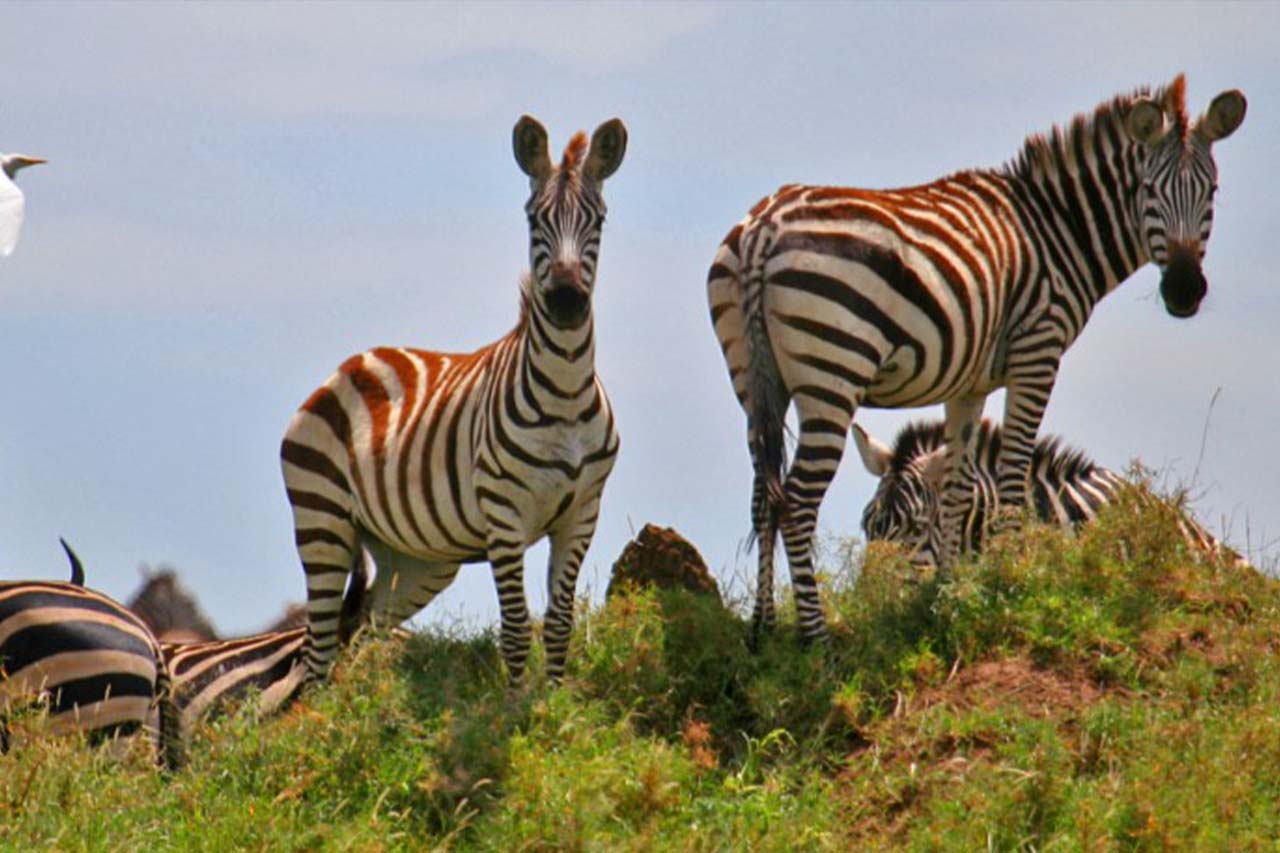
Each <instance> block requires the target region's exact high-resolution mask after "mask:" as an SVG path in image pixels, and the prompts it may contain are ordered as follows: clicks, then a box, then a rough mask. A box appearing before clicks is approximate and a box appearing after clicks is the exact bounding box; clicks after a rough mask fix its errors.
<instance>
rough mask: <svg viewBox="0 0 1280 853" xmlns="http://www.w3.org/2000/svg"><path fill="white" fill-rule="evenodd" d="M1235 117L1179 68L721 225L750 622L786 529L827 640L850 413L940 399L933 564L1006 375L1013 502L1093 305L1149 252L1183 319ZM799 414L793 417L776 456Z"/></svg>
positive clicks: (758, 613)
mask: <svg viewBox="0 0 1280 853" xmlns="http://www.w3.org/2000/svg"><path fill="white" fill-rule="evenodd" d="M1244 114H1245V100H1244V96H1243V95H1242V94H1241V93H1240V92H1238V91H1234V90H1232V91H1228V92H1224V93H1222V94H1221V95H1219V96H1218V97H1217V98H1215V99H1214V100H1213V102H1212V103H1211V104H1210V106H1209V109H1208V111H1207V112H1206V113H1205V114H1204V115H1203V116H1202V117H1201V118H1199V119H1198V120H1195V121H1192V120H1191V119H1190V118H1189V117H1188V115H1187V113H1186V106H1185V103H1184V82H1183V79H1182V77H1181V76H1179V77H1177V78H1175V79H1174V80H1173V82H1172V83H1170V84H1169V85H1168V86H1165V87H1163V88H1158V89H1150V88H1147V89H1142V90H1139V91H1137V92H1135V93H1133V94H1131V95H1121V96H1118V97H1115V98H1112V99H1111V100H1109V101H1107V102H1105V103H1103V104H1101V105H1100V106H1098V107H1097V108H1096V109H1095V110H1094V111H1093V112H1092V113H1090V114H1088V115H1083V116H1078V117H1076V118H1075V119H1073V120H1072V121H1071V122H1070V123H1069V124H1068V125H1067V126H1066V127H1065V128H1059V129H1055V130H1053V131H1052V132H1051V133H1050V134H1048V135H1038V134H1035V135H1032V136H1030V137H1028V138H1027V139H1026V140H1025V141H1024V143H1023V146H1022V149H1021V151H1020V152H1019V153H1018V154H1017V155H1016V156H1015V157H1014V158H1013V159H1012V160H1011V161H1009V162H1008V163H1007V164H1006V165H1005V166H1003V167H999V168H995V169H972V170H966V171H963V172H959V173H956V174H953V175H949V176H946V177H943V178H940V179H938V180H935V181H932V182H930V183H927V184H922V185H919V186H914V187H906V188H902V189H885V190H878V189H855V188H844V187H826V186H805V185H800V184H788V185H785V186H783V187H781V188H779V189H778V190H777V191H776V192H774V193H773V194H772V195H770V196H767V197H765V198H764V199H762V200H761V201H760V202H758V203H757V204H756V205H754V206H753V207H752V208H751V210H750V212H749V213H748V214H747V216H746V217H744V218H743V219H742V220H741V221H740V222H738V223H737V224H736V225H734V226H733V228H732V229H731V230H730V231H729V233H728V235H727V236H726V237H725V239H724V240H723V241H722V242H721V244H720V246H719V249H718V251H717V252H716V255H715V258H714V259H713V261H712V263H711V267H710V271H709V273H708V276H707V297H708V304H709V308H710V315H711V319H712V325H713V328H714V330H715V334H716V338H717V339H718V341H719V343H720V348H721V351H722V353H723V354H724V359H725V364H726V367H727V368H728V373H729V377H730V381H731V383H732V385H733V390H734V393H735V395H736V396H737V398H738V400H739V403H740V404H741V406H742V408H743V411H744V413H745V414H746V416H747V427H748V450H749V452H750V454H751V458H752V466H753V472H754V483H753V487H752V525H753V530H754V533H755V539H756V541H757V542H758V543H759V545H760V547H759V554H758V558H759V559H758V582H757V591H756V607H755V612H754V616H753V622H754V625H755V629H756V631H757V632H760V631H764V630H766V629H768V628H769V627H770V626H771V625H772V623H773V621H774V618H775V616H774V602H773V591H772V583H773V549H774V547H775V545H776V542H777V539H778V534H779V533H781V534H782V541H783V544H784V547H785V549H786V552H787V561H788V563H789V564H790V569H791V577H792V579H793V582H794V583H793V585H794V588H795V595H796V612H797V619H798V621H799V623H800V628H801V633H802V636H803V637H805V638H806V639H810V640H816V639H821V638H824V637H825V636H826V621H825V618H824V617H823V614H822V608H821V603H820V601H819V598H818V596H817V593H816V583H815V582H814V579H813V549H812V542H813V532H814V529H815V525H816V521H817V515H818V510H819V508H820V506H821V504H822V500H823V498H824V496H825V494H826V491H827V488H828V486H829V485H830V483H831V481H832V479H833V478H834V476H835V474H836V471H837V469H838V467H839V463H840V460H841V457H842V455H843V453H844V443H845V436H846V435H847V433H848V431H849V427H850V425H851V424H852V422H853V420H854V416H855V413H856V411H857V409H858V408H859V407H861V406H872V407H877V408H906V407H916V406H925V405H932V404H935V403H944V404H945V405H946V408H947V426H946V432H947V438H948V440H947V446H948V451H947V458H946V465H945V468H944V470H945V472H946V477H945V485H944V487H943V488H942V490H941V494H940V499H939V500H940V513H941V536H940V538H939V540H938V541H937V542H936V543H928V544H927V545H926V546H925V547H926V549H927V551H928V553H927V556H928V558H929V560H930V561H932V562H936V563H939V564H941V565H943V566H944V567H945V566H946V565H947V564H948V563H949V562H950V561H951V560H952V559H954V557H955V555H956V553H957V552H958V551H959V548H960V544H961V540H962V537H963V535H964V529H963V528H964V524H965V509H964V507H965V505H966V496H967V491H968V488H969V483H968V482H966V476H967V475H966V474H965V470H966V465H965V464H964V461H965V458H966V456H967V454H968V451H969V448H968V442H967V439H966V436H967V435H969V434H970V433H971V432H972V430H973V427H974V426H975V424H976V422H977V420H978V418H979V417H980V416H981V411H982V403H983V401H984V400H985V398H986V397H987V395H989V394H990V393H992V392H993V391H995V390H996V389H998V388H1001V387H1004V388H1006V389H1007V404H1006V407H1005V412H1006V414H1005V422H1004V424H1003V427H1004V434H1005V440H1004V443H1003V445H1002V451H1001V455H1000V459H999V465H998V472H997V474H998V476H997V490H998V493H999V499H1000V501H999V502H1000V505H1002V506H1009V507H1020V506H1022V505H1023V502H1024V499H1025V492H1026V472H1027V466H1028V465H1029V464H1030V460H1031V456H1032V449H1033V447H1034V445H1035V440H1036V435H1037V433H1038V431H1039V429H1040V422H1041V420H1042V418H1043V415H1044V411H1045V407H1046V406H1047V404H1048V400H1049V397H1050V394H1051V392H1052V388H1053V384H1054V381H1055V379H1056V375H1057V370H1058V366H1059V363H1060V361H1061V359H1062V357H1063V355H1064V353H1065V352H1066V351H1067V349H1068V348H1069V347H1070V346H1071V344H1072V343H1073V342H1074V341H1075V340H1076V338H1077V337H1078V336H1079V334H1080V332H1081V331H1082V329H1083V326H1084V324H1085V322H1086V321H1087V319H1088V317H1089V316H1090V314H1091V312H1092V310H1093V307H1094V306H1095V305H1096V303H1097V302H1098V301H1099V300H1100V299H1101V298H1102V297H1103V296H1105V295H1106V294H1107V293H1109V292H1110V291H1111V290H1113V289H1114V288H1115V287H1117V286H1118V285H1119V284H1120V283H1121V282H1123V281H1124V280H1126V279H1127V278H1129V277H1130V275H1131V274H1132V273H1134V272H1135V271H1136V270H1137V269H1139V268H1140V267H1142V266H1144V265H1146V264H1147V263H1148V262H1155V263H1156V264H1157V265H1158V266H1159V267H1161V270H1162V274H1163V277H1162V283H1161V296H1162V298H1163V300H1164V303H1165V307H1166V309H1167V310H1168V312H1169V313H1170V314H1172V315H1174V316H1177V317H1188V316H1191V315H1192V314H1194V313H1195V312H1196V310H1197V308H1198V306H1199V302H1200V299H1201V298H1202V297H1203V296H1204V294H1205V292H1206V288H1207V285H1206V284H1205V281H1204V276H1203V273H1202V271H1201V268H1200V257H1201V256H1202V255H1203V254H1204V244H1205V241H1206V240H1207V239H1208V236H1209V224H1210V221H1211V217H1212V207H1213V204H1212V199H1213V193H1214V190H1215V188H1216V166H1215V165H1214V162H1213V157H1212V151H1211V144H1212V143H1213V142H1214V141H1216V140H1219V139H1222V138H1224V137H1226V136H1228V135H1230V134H1231V133H1232V132H1233V131H1234V130H1235V129H1236V128H1237V127H1238V126H1239V125H1240V123H1241V121H1242V120H1243V118H1244ZM792 405H794V407H795V408H796V415H797V421H798V422H799V424H800V430H799V432H798V434H797V436H796V441H795V444H796V450H795V453H794V456H793V458H792V459H791V460H790V461H788V460H787V458H786V456H787V454H786V442H785V441H784V431H785V423H786V416H787V412H788V409H789V408H790V407H791V406H792ZM814 425H820V426H821V428H820V429H814V428H812V427H813V426H814ZM833 426H834V429H833V428H832V427H833ZM1007 523H1008V524H1009V525H1010V526H1016V523H1017V522H1016V519H1009V520H1007Z"/></svg>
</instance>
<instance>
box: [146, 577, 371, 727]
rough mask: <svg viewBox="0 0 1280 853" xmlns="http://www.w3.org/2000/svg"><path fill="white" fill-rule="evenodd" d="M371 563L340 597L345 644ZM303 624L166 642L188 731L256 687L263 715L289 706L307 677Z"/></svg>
mask: <svg viewBox="0 0 1280 853" xmlns="http://www.w3.org/2000/svg"><path fill="white" fill-rule="evenodd" d="M367 583H368V574H367V569H366V567H365V566H364V564H363V563H361V564H359V565H357V566H356V569H355V572H354V573H353V574H352V577H351V582H350V584H349V585H348V591H347V595H346V596H345V597H344V598H343V601H342V610H341V613H340V616H339V628H338V639H339V642H340V643H341V644H343V645H345V644H346V643H347V642H348V641H349V640H350V639H351V637H352V635H353V634H354V633H355V631H356V630H357V629H358V628H359V625H360V622H361V620H362V618H363V616H364V612H363V611H364V606H365V603H366V594H367V590H366V585H367ZM306 640H307V629H306V626H305V625H300V626H297V627H293V628H286V629H283V630H277V631H266V632H264V633H261V634H253V635H250V636H247V637H235V638H232V639H229V640H208V641H199V642H186V643H162V644H161V648H162V651H163V654H164V659H165V662H166V663H167V665H168V670H169V674H170V677H171V678H172V682H173V702H174V705H175V706H176V707H177V709H178V712H179V714H180V715H181V720H182V731H183V732H184V733H186V734H188V735H189V734H190V733H191V732H192V731H194V730H195V727H196V724H197V723H198V722H199V721H200V720H202V719H204V718H205V717H207V716H209V715H211V714H213V713H215V712H217V711H218V710H220V709H221V708H223V707H224V706H225V705H226V704H227V703H229V702H232V701H238V700H241V699H244V698H245V697H246V696H247V695H248V694H250V693H251V692H252V691H257V694H258V697H257V704H256V706H255V707H256V710H257V713H258V714H260V715H263V714H271V713H275V712H277V711H279V710H281V709H283V708H284V707H286V706H287V705H288V704H289V703H290V702H291V701H292V700H293V699H294V697H295V696H297V693H298V690H299V688H301V687H302V685H303V683H304V682H305V680H306V675H307V671H308V670H307V663H306V655H305V652H306Z"/></svg>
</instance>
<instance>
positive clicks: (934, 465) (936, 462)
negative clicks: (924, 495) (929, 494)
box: [920, 444, 947, 489]
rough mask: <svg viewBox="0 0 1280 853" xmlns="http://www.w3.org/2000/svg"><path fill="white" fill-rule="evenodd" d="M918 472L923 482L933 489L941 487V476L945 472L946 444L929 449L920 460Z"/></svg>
mask: <svg viewBox="0 0 1280 853" xmlns="http://www.w3.org/2000/svg"><path fill="white" fill-rule="evenodd" d="M920 473H921V474H922V475H923V476H924V479H925V482H926V483H928V484H929V485H930V486H932V487H933V488H935V489H941V488H942V478H943V477H944V476H945V475H946V473H947V446H946V445H945V444H944V445H942V446H941V447H939V448H938V449H937V450H931V451H929V453H928V455H926V456H925V457H924V459H923V460H922V461H921V462H920Z"/></svg>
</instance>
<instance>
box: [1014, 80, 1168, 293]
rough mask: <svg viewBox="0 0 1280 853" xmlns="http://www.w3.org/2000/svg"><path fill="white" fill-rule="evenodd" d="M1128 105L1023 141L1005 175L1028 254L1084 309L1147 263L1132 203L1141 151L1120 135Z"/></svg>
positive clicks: (1125, 100) (1127, 101)
mask: <svg viewBox="0 0 1280 853" xmlns="http://www.w3.org/2000/svg"><path fill="white" fill-rule="evenodd" d="M1132 101H1133V97H1132V96H1130V97H1121V98H1116V99H1115V100H1113V101H1111V102H1110V103H1107V104H1104V105H1103V106H1101V107H1099V108H1098V109H1097V110H1096V111H1095V112H1094V113H1093V114H1092V115H1091V116H1088V117H1084V116H1079V117H1077V118H1076V119H1075V120H1074V121H1073V122H1072V123H1071V124H1070V125H1069V126H1068V127H1066V128H1065V129H1064V128H1054V130H1053V132H1052V133H1050V134H1048V135H1047V136H1041V135H1035V136H1032V137H1030V138H1028V140H1027V142H1026V143H1025V145H1024V147H1023V150H1022V152H1021V153H1020V154H1019V155H1018V157H1017V158H1016V159H1015V160H1014V161H1013V162H1012V163H1011V164H1009V165H1008V166H1006V167H1005V169H1004V176H1005V177H1006V178H1007V179H1008V180H1009V187H1010V192H1011V198H1012V201H1013V206H1014V209H1015V211H1016V212H1017V214H1018V216H1019V219H1020V224H1021V227H1022V229H1023V231H1024V232H1025V234H1026V237H1027V239H1028V241H1029V242H1030V243H1031V245H1032V246H1033V247H1035V249H1037V250H1038V251H1036V252H1035V254H1037V255H1038V256H1039V257H1040V258H1041V259H1042V261H1043V262H1044V263H1045V264H1047V265H1048V266H1049V267H1051V268H1052V269H1053V270H1054V271H1055V272H1056V273H1058V274H1059V280H1060V281H1061V282H1064V283H1066V284H1067V285H1068V286H1070V287H1073V288H1075V289H1077V290H1078V291H1079V292H1078V294H1077V296H1078V297H1079V298H1081V299H1083V300H1084V302H1085V304H1086V305H1088V306H1089V307H1092V305H1094V304H1096V303H1097V301H1098V300H1100V299H1102V297H1103V296H1105V295H1106V294H1107V293H1109V292H1111V291H1112V290H1113V289H1114V288H1115V287H1116V286H1117V285H1119V284H1120V283H1121V282H1123V281H1124V280H1125V279H1127V278H1128V277H1129V276H1130V275H1132V274H1133V273H1134V272H1135V271H1137V270H1138V269H1139V268H1140V267H1142V266H1144V265H1145V264H1146V263H1147V262H1148V261H1149V260H1150V258H1149V256H1148V254H1147V247H1146V244H1145V242H1144V241H1143V240H1142V238H1141V234H1140V229H1139V224H1138V222H1139V212H1138V210H1137V202H1136V199H1137V194H1138V188H1139V184H1140V181H1141V174H1140V171H1141V168H1142V162H1143V149H1142V148H1141V146H1139V145H1138V144H1137V143H1136V142H1134V141H1133V140H1132V139H1131V138H1130V137H1129V135H1128V133H1127V132H1126V130H1125V128H1124V117H1125V115H1126V114H1127V112H1128V110H1129V107H1130V106H1131V104H1132Z"/></svg>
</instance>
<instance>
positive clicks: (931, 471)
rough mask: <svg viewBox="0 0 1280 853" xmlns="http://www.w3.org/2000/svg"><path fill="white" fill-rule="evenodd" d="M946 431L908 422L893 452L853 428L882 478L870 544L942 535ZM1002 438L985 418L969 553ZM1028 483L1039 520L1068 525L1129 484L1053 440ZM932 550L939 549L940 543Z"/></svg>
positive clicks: (1085, 518)
mask: <svg viewBox="0 0 1280 853" xmlns="http://www.w3.org/2000/svg"><path fill="white" fill-rule="evenodd" d="M944 432H945V424H944V423H943V422H942V421H918V422H916V423H911V424H908V425H907V426H906V427H904V428H903V429H902V430H901V431H900V432H899V433H898V436H897V438H896V439H895V440H894V443H893V447H892V448H890V447H889V446H887V445H885V444H884V443H883V442H881V441H879V440H877V439H876V438H875V437H874V436H870V435H867V433H866V432H864V431H863V429H862V428H861V427H860V426H858V425H857V424H854V426H853V443H854V445H856V446H857V448H858V454H859V455H860V456H861V457H862V464H863V465H865V466H866V468H867V470H868V471H869V472H870V473H871V474H872V475H874V476H875V477H877V478H879V480H880V483H879V484H878V485H877V486H876V493H875V495H873V496H872V498H871V500H870V502H868V503H867V506H866V508H865V509H864V510H863V513H862V530H863V533H865V534H866V537H867V540H868V541H873V540H877V539H880V540H888V541H890V542H898V543H901V544H902V545H903V546H904V547H906V548H907V549H908V550H909V551H912V552H915V551H918V550H920V549H922V548H925V547H927V546H928V544H929V540H930V538H931V537H936V536H937V535H938V497H939V491H940V489H941V485H942V474H943V469H944V467H945V460H946V450H947V447H946V439H945V436H944ZM1001 438H1002V437H1001V431H1000V427H999V425H997V424H994V423H992V422H991V421H989V420H986V419H984V420H983V421H982V422H981V424H980V425H979V427H978V431H977V435H976V436H975V437H974V446H973V475H974V480H973V487H972V490H971V491H970V493H969V499H968V501H967V502H966V504H965V514H964V524H963V531H964V535H963V544H964V547H965V548H968V549H970V550H972V551H977V550H978V549H979V548H980V547H981V545H982V542H983V539H984V537H985V535H986V531H987V523H986V522H987V520H988V519H990V518H991V517H992V515H994V514H995V512H996V509H997V498H996V493H997V486H996V460H997V459H998V458H999V455H1000V444H1001ZM1028 479H1029V480H1030V489H1029V491H1028V494H1027V500H1028V503H1029V504H1030V505H1031V508H1032V509H1034V510H1035V513H1036V516H1037V517H1038V518H1039V519H1040V520H1041V521H1044V522H1046V523H1050V524H1059V525H1062V526H1064V527H1079V526H1080V525H1082V524H1085V523H1087V522H1089V521H1092V520H1093V519H1094V518H1095V517H1096V516H1097V514H1098V511H1099V510H1100V509H1101V508H1102V507H1103V506H1105V505H1106V504H1108V503H1110V502H1111V501H1112V500H1114V499H1115V498H1116V495H1117V494H1118V493H1119V492H1120V490H1121V489H1123V488H1124V487H1125V481H1124V479H1123V478H1122V477H1120V476H1119V475H1118V474H1116V473H1115V472H1114V471H1111V470H1109V469H1107V468H1104V467H1102V466H1101V465H1098V464H1097V463H1095V462H1094V461H1093V460H1092V459H1090V458H1089V457H1088V456H1086V455H1085V454H1084V453H1082V452H1080V451H1079V450H1073V449H1068V448H1066V447H1064V446H1063V445H1062V442H1061V441H1060V440H1059V439H1058V438H1057V437H1055V436H1044V437H1042V438H1041V439H1040V440H1039V441H1037V442H1036V445H1035V448H1034V449H1033V450H1032V453H1031V464H1030V467H1029V469H1028ZM1178 527H1179V529H1180V530H1181V532H1182V537H1183V540H1184V541H1185V542H1186V544H1187V546H1188V547H1189V548H1190V549H1191V550H1195V551H1200V552H1202V553H1206V554H1212V555H1223V556H1226V557H1228V558H1229V559H1231V560H1232V561H1233V562H1234V563H1235V564H1236V565H1237V566H1239V567H1242V568H1244V567H1248V566H1249V563H1248V561H1246V560H1245V559H1244V558H1243V557H1241V556H1240V555H1239V554H1237V553H1236V552H1235V551H1233V550H1232V549H1230V548H1228V547H1227V546H1226V545H1223V544H1222V543H1221V542H1219V541H1218V540H1217V539H1216V538H1214V536H1213V535H1212V534H1210V533H1209V532H1208V531H1207V530H1205V529H1204V528H1203V527H1201V526H1200V525H1199V524H1197V523H1196V522H1195V521H1194V520H1193V519H1191V518H1190V517H1187V516H1185V515H1183V516H1182V517H1180V518H1179V519H1178ZM933 547H935V548H936V547H937V543H936V541H935V542H934V545H933Z"/></svg>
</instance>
